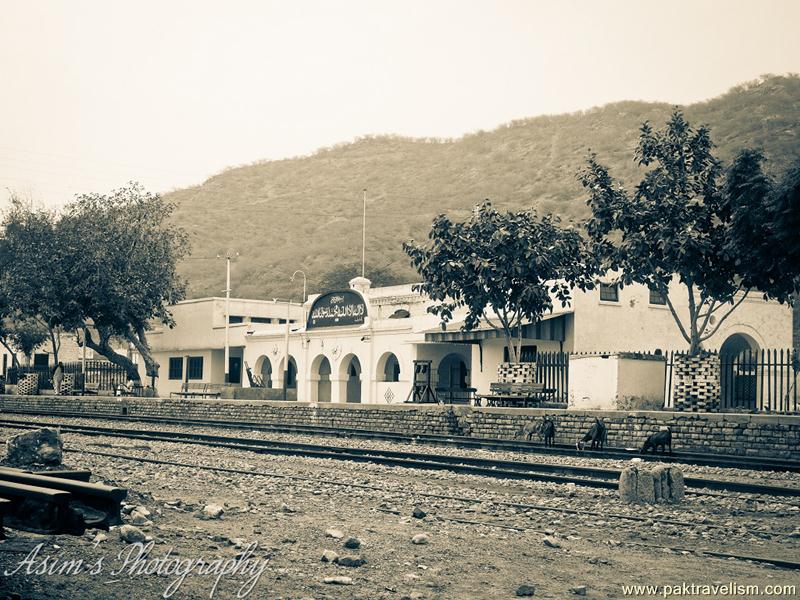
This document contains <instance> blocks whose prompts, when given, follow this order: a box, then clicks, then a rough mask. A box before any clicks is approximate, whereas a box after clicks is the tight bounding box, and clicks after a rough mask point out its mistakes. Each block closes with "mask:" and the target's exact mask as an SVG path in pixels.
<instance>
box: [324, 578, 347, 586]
mask: <svg viewBox="0 0 800 600" xmlns="http://www.w3.org/2000/svg"><path fill="white" fill-rule="evenodd" d="M322 583H330V584H333V585H353V579H352V578H351V577H341V576H338V577H326V578H325V579H323V580H322Z"/></svg>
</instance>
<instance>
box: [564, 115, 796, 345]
mask: <svg viewBox="0 0 800 600" xmlns="http://www.w3.org/2000/svg"><path fill="white" fill-rule="evenodd" d="M635 160H636V162H637V163H638V164H639V165H640V166H643V167H651V168H650V170H649V171H647V172H646V173H645V175H644V177H643V178H642V180H641V182H640V183H639V184H638V185H637V186H636V188H635V191H634V192H633V193H630V192H628V191H626V190H625V189H624V188H623V187H622V186H621V185H620V184H619V183H617V182H616V181H615V180H614V179H613V178H612V176H611V175H610V174H609V172H608V169H606V168H605V167H604V166H602V165H601V164H600V163H599V162H598V161H597V157H596V156H595V155H594V154H592V155H590V157H589V159H588V161H587V166H586V168H585V169H584V170H583V171H582V172H581V173H580V175H579V179H580V181H581V182H582V183H583V185H584V187H585V189H586V190H587V191H588V193H589V198H588V200H587V204H588V205H589V208H590V209H591V212H592V216H591V218H590V219H589V220H588V221H587V222H586V229H587V231H588V233H589V236H590V238H591V240H592V242H593V245H594V249H595V252H596V254H597V255H598V257H599V258H600V260H601V266H602V269H603V270H613V271H615V272H617V273H618V281H619V283H620V284H622V285H627V284H630V283H634V282H636V283H641V284H646V285H648V286H650V287H651V288H653V289H655V290H657V291H659V292H661V293H662V294H663V296H664V297H665V298H666V301H667V306H668V307H669V310H670V312H671V314H672V317H673V318H674V320H675V322H676V324H677V326H678V329H679V331H680V333H681V336H682V337H683V338H684V340H685V341H686V342H687V343H688V345H689V353H690V354H691V355H694V354H697V353H699V352H701V351H702V347H703V346H702V344H703V342H705V341H706V340H708V339H709V338H711V337H712V336H713V335H714V334H715V333H716V332H717V331H718V330H719V328H720V327H721V325H722V324H723V323H724V322H725V320H726V319H727V318H728V317H729V316H730V315H731V313H732V312H733V311H734V310H735V309H736V308H737V307H738V306H739V305H740V304H741V303H742V302H743V301H744V300H745V298H747V297H748V295H749V293H750V292H751V290H753V289H756V288H757V289H759V290H760V291H761V292H762V293H764V294H765V296H772V297H775V298H778V299H779V300H781V301H785V300H787V298H788V296H789V294H790V293H791V291H796V290H797V289H798V279H797V273H798V271H797V269H798V268H800V267H798V264H797V263H795V264H794V265H790V264H789V263H788V262H786V261H782V262H781V267H780V268H777V267H776V266H775V264H771V263H770V260H771V259H770V258H769V256H770V253H771V252H774V250H775V247H774V244H776V243H778V241H777V240H778V238H777V237H776V232H775V231H773V230H771V229H770V227H769V226H768V224H769V223H770V222H773V223H774V219H775V217H774V215H775V214H776V210H777V209H771V208H770V206H771V205H772V204H778V203H779V202H778V200H777V198H776V197H775V196H774V194H773V184H772V181H771V180H770V179H769V178H768V177H767V176H765V175H764V174H763V173H762V172H761V161H762V160H763V157H762V156H761V155H760V154H759V153H757V152H754V151H751V150H745V151H742V152H741V153H740V154H739V155H738V156H737V158H736V160H735V161H734V162H733V164H732V165H731V167H730V168H729V170H728V171H727V173H725V172H724V171H723V168H722V165H721V163H720V161H719V160H718V159H717V158H716V157H715V156H714V155H713V143H712V141H711V136H710V132H709V130H708V129H707V128H706V127H699V128H698V129H696V130H695V129H693V128H692V127H691V126H690V124H689V123H688V122H687V121H686V120H685V119H684V117H683V115H682V114H681V112H680V111H677V110H676V111H675V112H674V113H673V114H672V116H671V118H670V119H669V121H668V122H667V124H666V127H665V128H664V129H663V130H662V131H658V132H655V131H653V128H652V127H651V125H650V124H649V123H647V122H646V123H644V124H643V125H642V127H641V129H640V136H639V143H638V146H637V148H636V151H635ZM723 179H724V183H723V182H722V180H723ZM770 215H773V216H772V217H771V216H770ZM674 277H677V278H678V280H679V282H680V284H682V285H683V286H684V287H685V291H686V294H687V299H688V310H689V312H688V319H687V320H686V321H684V320H682V319H681V317H680V316H679V315H678V312H677V310H676V309H675V306H674V304H673V302H672V299H671V298H670V296H669V294H668V293H667V292H668V286H669V284H670V282H671V281H672V280H673V278H674ZM784 277H788V279H782V278H784ZM778 279H781V281H778Z"/></svg>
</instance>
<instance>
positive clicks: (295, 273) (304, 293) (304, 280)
mask: <svg viewBox="0 0 800 600" xmlns="http://www.w3.org/2000/svg"><path fill="white" fill-rule="evenodd" d="M298 273H300V275H302V276H303V325H304V326H305V324H306V274H305V273H304V272H303V271H301V270H300V269H298V270H297V271H295V272H294V273H292V277H291V279H290V281H294V276H295V275H297V274H298Z"/></svg>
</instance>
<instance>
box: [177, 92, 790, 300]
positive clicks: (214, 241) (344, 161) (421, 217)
mask: <svg viewBox="0 0 800 600" xmlns="http://www.w3.org/2000/svg"><path fill="white" fill-rule="evenodd" d="M684 109H685V112H686V114H687V116H688V118H689V120H690V121H691V122H692V123H693V124H695V125H697V124H700V123H706V124H708V125H709V126H710V127H711V130H712V136H713V139H714V141H715V142H716V144H717V146H718V155H719V156H720V157H721V158H722V159H723V160H728V159H730V158H731V156H732V155H733V153H734V152H735V151H736V150H737V149H739V148H740V147H743V146H756V147H761V148H763V149H764V150H765V152H766V154H767V156H768V157H769V159H770V164H769V167H770V168H771V169H773V170H775V171H780V170H782V169H783V168H785V167H786V166H787V165H788V164H789V162H790V161H791V160H792V159H793V158H794V157H797V156H798V154H800V131H798V123H800V78H798V77H797V76H787V77H769V78H766V79H764V80H762V81H760V82H758V83H751V84H746V85H742V86H738V87H736V88H733V89H732V90H730V91H729V92H728V93H726V94H725V95H723V96H721V97H718V98H715V99H713V100H710V101H707V102H703V103H698V104H693V105H690V106H687V107H684ZM671 110H672V106H671V105H669V104H659V103H645V102H618V103H614V104H610V105H607V106H603V107H600V108H593V109H591V110H587V111H583V112H580V113H574V114H565V115H558V116H542V117H536V118H531V119H525V120H521V121H516V122H512V123H509V124H507V125H503V126H501V127H498V128H497V129H495V130H493V131H488V132H484V131H481V132H477V133H473V134H469V135H466V136H464V137H462V138H460V139H457V140H420V139H405V138H400V137H396V136H376V137H367V138H362V139H359V140H357V141H355V142H353V143H347V144H341V145H337V146H335V147H333V148H326V149H322V150H320V151H318V152H317V153H315V154H314V155H312V156H307V157H300V158H293V159H287V160H281V161H271V162H262V163H257V164H252V165H248V166H243V167H237V168H231V169H229V170H226V171H224V172H223V173H220V174H219V175H216V176H214V177H212V178H210V179H209V180H207V181H206V182H205V183H203V184H202V185H199V186H197V187H193V188H189V189H184V190H179V191H176V192H173V193H170V194H168V199H169V200H171V201H174V202H176V203H177V204H178V207H179V208H178V211H177V215H176V217H177V218H178V219H179V220H180V221H181V222H182V223H183V224H184V225H185V226H186V228H187V229H188V230H189V231H190V233H191V235H192V243H193V255H194V256H195V257H203V256H213V255H215V254H217V253H218V252H221V251H222V252H224V251H225V249H227V248H234V249H236V250H238V251H239V252H240V253H241V257H240V259H239V260H238V261H237V263H236V264H235V266H234V269H233V276H232V288H233V293H234V294H235V295H236V296H245V297H254V298H265V297H273V296H287V295H289V294H291V295H293V296H294V297H299V295H300V289H301V288H300V286H299V285H297V284H294V285H293V284H290V283H289V276H290V275H291V273H292V272H293V271H294V270H295V269H303V270H305V272H306V273H307V274H308V278H309V288H310V291H314V289H315V283H316V282H319V281H321V280H322V279H323V278H324V275H325V274H326V273H327V272H329V271H331V270H332V269H333V268H334V267H335V266H336V265H338V264H342V263H352V262H354V261H356V262H357V261H358V260H360V253H361V250H360V248H361V190H362V188H367V189H368V208H367V210H368V221H369V225H368V237H367V253H368V255H367V262H368V268H367V271H368V272H367V275H368V276H369V265H373V266H378V267H387V266H388V268H389V269H390V270H392V271H393V272H394V273H395V279H398V280H413V279H414V277H413V273H412V272H411V271H410V269H409V267H408V264H407V261H406V260H405V258H404V255H403V253H402V250H401V248H400V244H401V242H402V241H403V240H405V239H407V238H409V237H416V238H421V237H424V236H425V235H426V234H427V231H428V226H429V224H430V221H431V219H432V218H433V216H434V215H436V214H437V213H439V212H448V213H452V214H453V215H454V216H459V215H461V216H463V215H464V214H466V212H467V211H469V209H470V208H471V207H472V205H473V204H474V203H475V202H477V201H480V200H482V199H484V198H490V199H491V200H492V201H493V202H494V203H495V204H496V205H499V206H502V207H513V208H527V207H531V206H532V207H535V208H537V209H538V210H540V211H542V212H554V213H558V214H560V215H562V216H563V217H564V218H567V219H569V218H582V217H584V216H585V214H586V213H585V206H584V199H583V193H582V189H581V186H580V184H579V183H578V181H577V180H576V172H577V171H578V170H579V169H580V168H581V166H582V165H583V162H584V159H585V156H586V154H587V151H588V149H590V148H591V149H592V150H593V151H595V152H597V153H598V154H599V156H600V157H601V160H602V161H603V162H604V163H606V164H608V165H610V166H611V167H612V170H613V172H614V174H615V175H617V176H619V177H621V178H622V179H623V180H625V181H628V182H631V181H634V180H635V179H636V177H637V173H636V167H635V165H634V164H633V162H632V160H631V151H632V149H633V148H634V146H635V144H636V140H637V135H638V129H639V126H640V125H641V123H642V122H643V121H645V120H650V121H653V122H654V123H655V124H656V125H657V126H659V127H660V126H661V125H662V124H663V122H664V121H665V119H666V118H667V117H668V115H669V113H670V111H671ZM181 271H182V273H183V274H184V275H185V276H186V277H187V278H188V279H189V283H190V288H189V295H190V296H193V297H197V296H204V295H219V294H220V293H221V292H220V290H222V289H223V288H224V269H223V267H222V265H221V264H220V263H217V262H215V261H210V260H209V261H205V260H189V261H186V262H185V263H184V264H183V265H182V268H181ZM355 274H356V273H353V275H355Z"/></svg>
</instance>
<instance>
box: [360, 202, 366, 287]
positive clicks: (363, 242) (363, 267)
mask: <svg viewBox="0 0 800 600" xmlns="http://www.w3.org/2000/svg"><path fill="white" fill-rule="evenodd" d="M366 264H367V188H364V220H363V223H362V226H361V277H366V275H365V273H366V272H367V268H366Z"/></svg>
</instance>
